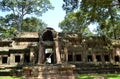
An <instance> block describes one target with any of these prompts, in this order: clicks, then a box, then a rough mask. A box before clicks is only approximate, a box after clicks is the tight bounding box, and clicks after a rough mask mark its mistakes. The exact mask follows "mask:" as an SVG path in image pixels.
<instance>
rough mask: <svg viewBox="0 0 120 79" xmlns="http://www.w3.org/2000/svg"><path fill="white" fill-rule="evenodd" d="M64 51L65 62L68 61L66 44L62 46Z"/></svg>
mask: <svg viewBox="0 0 120 79" xmlns="http://www.w3.org/2000/svg"><path fill="white" fill-rule="evenodd" d="M64 52H65V60H66V63H67V62H68V49H67V47H66V46H65V47H64Z"/></svg>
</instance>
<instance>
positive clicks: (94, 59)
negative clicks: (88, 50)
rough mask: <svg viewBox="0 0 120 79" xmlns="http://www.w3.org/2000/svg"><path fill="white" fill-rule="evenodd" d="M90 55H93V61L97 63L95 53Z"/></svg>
mask: <svg viewBox="0 0 120 79" xmlns="http://www.w3.org/2000/svg"><path fill="white" fill-rule="evenodd" d="M92 56H93V62H94V63H95V64H97V60H96V54H95V53H93V54H92Z"/></svg>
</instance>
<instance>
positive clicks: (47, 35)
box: [42, 30, 53, 41]
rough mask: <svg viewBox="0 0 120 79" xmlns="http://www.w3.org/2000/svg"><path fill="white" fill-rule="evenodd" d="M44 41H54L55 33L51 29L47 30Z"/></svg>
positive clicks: (43, 37)
mask: <svg viewBox="0 0 120 79" xmlns="http://www.w3.org/2000/svg"><path fill="white" fill-rule="evenodd" d="M42 39H43V41H53V34H52V32H51V31H49V30H47V31H46V32H45V33H44V34H43V36H42Z"/></svg>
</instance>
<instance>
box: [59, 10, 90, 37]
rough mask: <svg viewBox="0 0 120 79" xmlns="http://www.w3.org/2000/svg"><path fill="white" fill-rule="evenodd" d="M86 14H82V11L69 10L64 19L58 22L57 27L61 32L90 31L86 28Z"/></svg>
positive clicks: (83, 32)
mask: <svg viewBox="0 0 120 79" xmlns="http://www.w3.org/2000/svg"><path fill="white" fill-rule="evenodd" d="M86 19H87V18H86V16H84V15H83V13H82V11H78V12H70V13H68V14H67V15H66V17H65V19H64V20H63V21H62V22H61V23H60V24H59V27H60V28H61V29H62V30H63V32H70V33H80V34H83V35H86V34H88V33H87V32H89V33H90V30H89V29H88V27H87V26H88V23H87V21H86Z"/></svg>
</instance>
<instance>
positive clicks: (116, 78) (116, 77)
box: [77, 74, 120, 79]
mask: <svg viewBox="0 0 120 79" xmlns="http://www.w3.org/2000/svg"><path fill="white" fill-rule="evenodd" d="M97 76H105V77H107V78H108V79H120V74H81V75H79V76H78V77H77V79H93V78H95V77H97Z"/></svg>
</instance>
